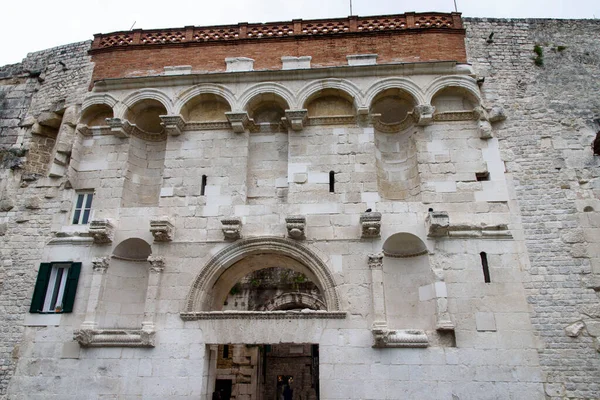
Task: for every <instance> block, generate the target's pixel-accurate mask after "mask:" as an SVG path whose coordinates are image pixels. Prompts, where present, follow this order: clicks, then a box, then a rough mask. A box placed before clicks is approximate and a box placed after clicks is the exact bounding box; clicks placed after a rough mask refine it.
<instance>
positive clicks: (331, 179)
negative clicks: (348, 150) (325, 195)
mask: <svg viewBox="0 0 600 400" xmlns="http://www.w3.org/2000/svg"><path fill="white" fill-rule="evenodd" d="M334 192H335V172H333V171H329V193H334Z"/></svg>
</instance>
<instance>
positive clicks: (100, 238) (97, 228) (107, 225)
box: [89, 219, 114, 244]
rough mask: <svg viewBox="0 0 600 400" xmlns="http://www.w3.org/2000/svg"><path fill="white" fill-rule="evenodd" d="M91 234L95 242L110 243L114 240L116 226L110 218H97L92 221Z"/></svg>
mask: <svg viewBox="0 0 600 400" xmlns="http://www.w3.org/2000/svg"><path fill="white" fill-rule="evenodd" d="M89 233H90V236H92V237H93V238H94V243H95V244H109V243H112V241H113V236H114V226H113V224H112V223H111V221H110V220H109V219H97V220H93V221H92V222H90V228H89Z"/></svg>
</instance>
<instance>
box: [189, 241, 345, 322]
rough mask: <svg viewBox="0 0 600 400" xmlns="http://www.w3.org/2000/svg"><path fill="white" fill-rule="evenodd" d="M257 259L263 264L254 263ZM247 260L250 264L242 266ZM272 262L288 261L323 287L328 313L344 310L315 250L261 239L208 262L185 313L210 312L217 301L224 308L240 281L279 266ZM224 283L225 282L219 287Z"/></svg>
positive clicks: (234, 247)
mask: <svg viewBox="0 0 600 400" xmlns="http://www.w3.org/2000/svg"><path fill="white" fill-rule="evenodd" d="M260 256H263V257H260ZM264 256H267V257H264ZM259 258H260V260H259ZM254 259H256V260H259V261H260V262H258V263H256V264H253V263H252V262H253V260H254ZM244 260H247V261H248V262H249V264H239V262H240V261H244ZM269 260H270V261H271V262H272V263H274V264H278V263H281V262H285V263H286V265H285V267H286V268H290V269H294V270H296V271H300V272H303V273H305V274H306V275H307V277H308V278H309V279H310V280H312V281H313V282H314V283H315V284H316V285H317V286H318V287H319V290H320V291H321V293H322V295H323V297H324V299H325V307H326V309H327V311H339V310H340V301H339V297H338V294H337V291H336V283H335V280H334V278H333V276H332V275H331V273H330V272H329V269H328V268H327V265H326V264H325V263H324V262H323V261H322V260H321V259H320V258H319V257H318V256H317V255H316V254H315V253H314V252H313V251H312V250H310V249H308V248H307V247H305V246H304V245H302V244H300V243H298V242H296V241H293V240H290V239H285V238H277V237H258V238H250V239H243V240H240V241H238V242H235V243H234V244H232V245H230V246H227V247H226V248H224V249H223V250H221V251H220V252H218V253H217V254H215V255H214V256H213V257H212V258H211V259H210V260H209V261H208V263H206V265H205V266H204V268H202V270H201V271H200V273H199V274H198V276H197V277H196V279H195V280H194V282H193V284H192V287H191V288H190V292H189V294H188V297H187V301H186V306H185V310H184V312H190V313H191V312H196V311H210V310H211V308H212V307H213V303H214V301H216V304H217V306H218V307H220V306H221V305H222V303H223V301H224V299H225V297H226V296H227V293H228V292H229V290H230V288H231V286H233V284H234V283H235V282H237V280H238V279H239V278H241V277H243V276H244V275H246V274H247V273H248V272H252V271H256V270H259V269H263V268H269V267H272V266H275V265H268V262H269ZM265 262H267V264H265ZM236 264H237V267H236ZM230 267H233V268H230ZM220 280H224V281H225V282H222V284H221V285H219V284H218V282H219V281H220ZM230 284H231V285H230ZM213 300H214V301H213ZM219 301H220V304H219Z"/></svg>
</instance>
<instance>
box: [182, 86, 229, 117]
mask: <svg viewBox="0 0 600 400" xmlns="http://www.w3.org/2000/svg"><path fill="white" fill-rule="evenodd" d="M229 111H231V105H230V104H229V103H228V102H227V100H225V98H224V97H222V96H219V95H218V94H213V93H202V94H200V95H198V96H196V97H194V98H192V99H191V100H189V101H188V102H187V103H185V105H184V106H183V107H182V108H181V116H182V117H183V119H185V120H186V121H187V122H221V121H227V117H226V116H225V113H226V112H229Z"/></svg>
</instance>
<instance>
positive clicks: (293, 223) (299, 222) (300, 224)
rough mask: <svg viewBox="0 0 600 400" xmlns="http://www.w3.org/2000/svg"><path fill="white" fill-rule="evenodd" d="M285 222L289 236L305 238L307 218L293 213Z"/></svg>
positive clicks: (299, 238) (297, 238)
mask: <svg viewBox="0 0 600 400" xmlns="http://www.w3.org/2000/svg"><path fill="white" fill-rule="evenodd" d="M285 224H286V228H287V232H288V236H289V237H290V238H292V239H296V240H302V239H305V238H306V236H305V233H304V228H305V227H306V218H305V217H304V216H302V215H291V216H289V217H286V219H285Z"/></svg>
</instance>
